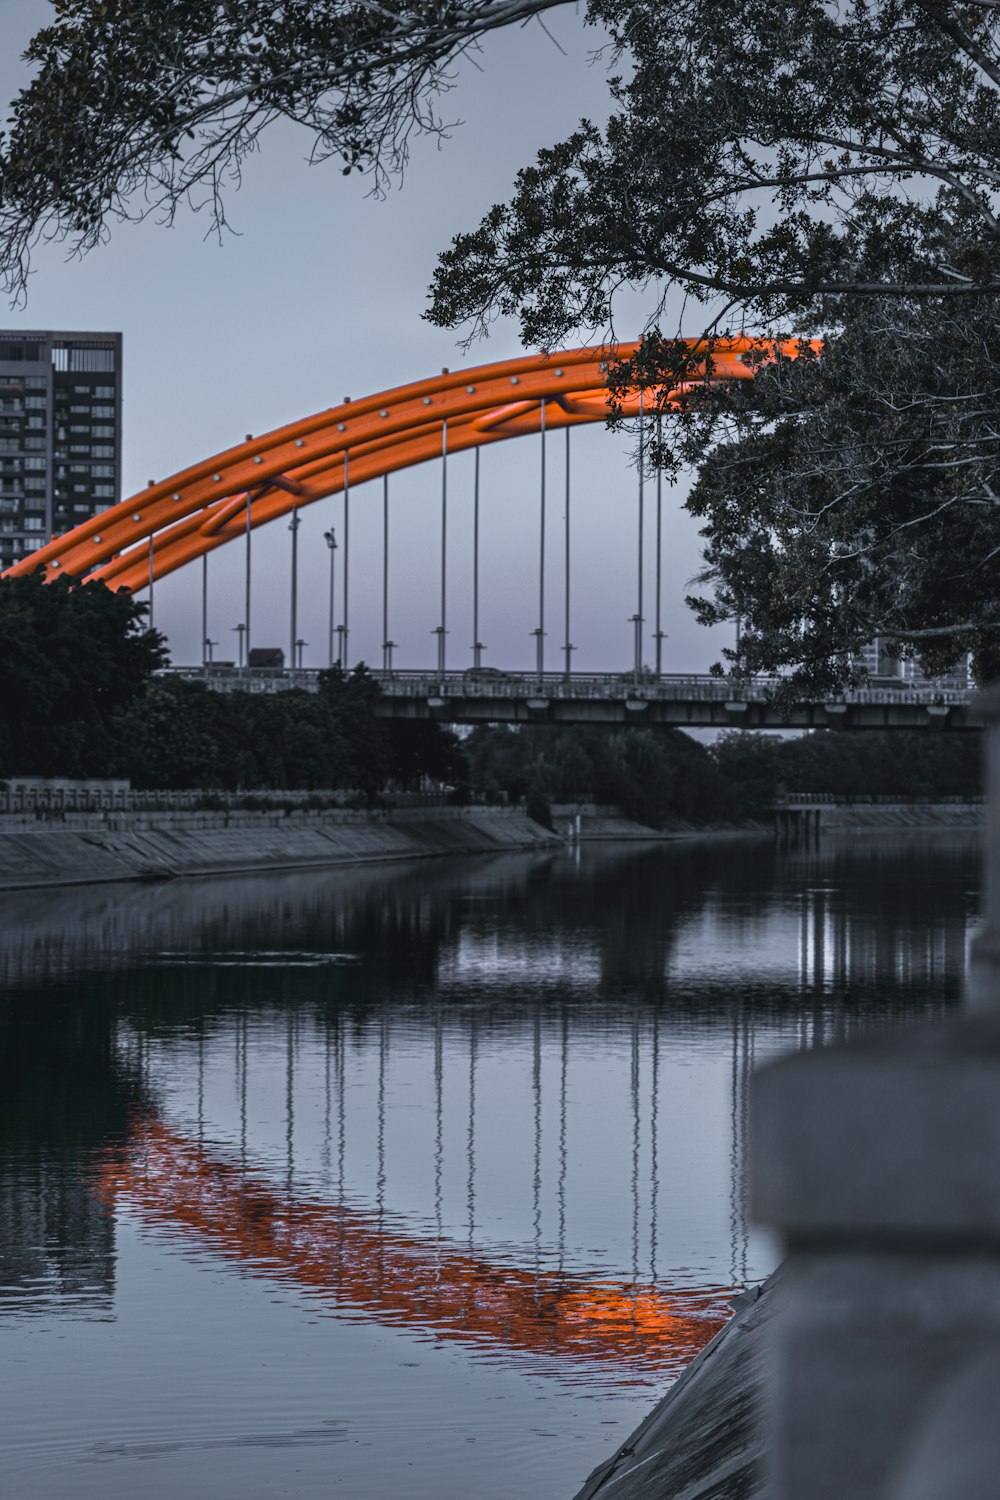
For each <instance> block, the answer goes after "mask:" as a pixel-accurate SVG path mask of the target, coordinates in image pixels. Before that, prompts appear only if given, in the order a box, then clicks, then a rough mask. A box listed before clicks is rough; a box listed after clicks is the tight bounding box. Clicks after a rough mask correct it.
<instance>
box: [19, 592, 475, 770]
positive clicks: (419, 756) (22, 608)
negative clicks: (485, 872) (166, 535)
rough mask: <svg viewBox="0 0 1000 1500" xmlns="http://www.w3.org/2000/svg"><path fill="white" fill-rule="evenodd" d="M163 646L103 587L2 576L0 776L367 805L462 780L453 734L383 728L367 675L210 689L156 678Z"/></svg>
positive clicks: (426, 727) (139, 616) (435, 728)
mask: <svg viewBox="0 0 1000 1500" xmlns="http://www.w3.org/2000/svg"><path fill="white" fill-rule="evenodd" d="M166 661H167V651H166V643H165V641H164V638H163V636H162V635H160V633H159V632H158V631H155V630H150V629H149V628H148V626H147V624H146V606H145V605H144V604H141V603H140V602H138V601H137V600H135V599H133V598H132V597H131V596H130V595H129V594H127V593H124V592H118V593H112V591H111V590H110V589H108V588H106V587H105V585H104V584H102V583H87V584H82V585H79V586H76V587H74V586H72V584H71V581H70V580H69V579H66V578H61V579H58V580H56V581H55V582H53V583H43V582H42V580H41V578H40V576H38V575H34V574H33V575H30V576H28V577H26V578H16V579H3V580H0V777H4V776H7V777H9V776H18V775H19V776H68V777H83V776H98V777H104V776H121V777H128V778H129V780H130V781H131V782H132V785H133V786H136V787H142V788H155V787H170V788H182V789H183V788H192V787H195V788H201V787H204V788H206V789H213V788H218V789H223V790H229V791H234V790H237V789H239V788H247V789H255V790H256V789H278V788H286V789H289V790H292V789H309V788H313V787H323V788H342V787H349V788H351V789H352V790H355V791H358V792H360V793H361V794H362V795H363V796H365V797H368V798H372V797H374V796H375V795H376V794H377V793H378V792H379V791H380V790H381V789H382V788H383V787H385V786H386V785H387V784H389V783H392V784H394V785H396V786H401V787H411V786H414V785H416V784H418V783H419V782H420V780H421V778H422V777H424V776H428V777H433V778H434V779H436V780H440V781H445V782H449V783H452V784H454V783H458V782H461V780H462V778H463V773H464V761H463V760H462V759H461V757H460V755H459V753H458V750H457V740H456V737H455V736H454V735H453V734H451V733H450V732H448V731H447V730H445V729H443V728H441V727H440V726H439V725H436V724H412V725H410V724H387V723H384V722H383V721H381V720H379V719H377V718H376V717H375V714H374V712H373V703H374V699H375V697H376V696H377V694H378V688H377V687H376V685H375V683H374V682H373V681H372V679H371V677H370V676H369V675H368V674H367V672H365V670H364V669H363V668H358V669H356V670H355V671H354V672H351V673H344V672H341V671H340V670H339V669H333V670H331V671H329V672H324V673H323V674H322V676H321V680H320V691H319V693H316V694H313V693H304V692H291V693H277V694H274V695H271V694H250V693H232V694H224V693H212V692H209V691H208V690H207V689H206V688H205V686H204V684H202V683H198V682H182V681H179V680H172V679H170V678H169V677H157V676H155V675H154V673H155V672H156V671H157V669H158V668H160V667H162V666H164V665H165V664H166Z"/></svg>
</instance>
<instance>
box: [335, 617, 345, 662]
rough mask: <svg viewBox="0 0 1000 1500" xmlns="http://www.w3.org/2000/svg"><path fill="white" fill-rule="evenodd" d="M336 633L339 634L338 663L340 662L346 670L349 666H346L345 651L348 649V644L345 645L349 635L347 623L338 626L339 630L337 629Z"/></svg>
mask: <svg viewBox="0 0 1000 1500" xmlns="http://www.w3.org/2000/svg"><path fill="white" fill-rule="evenodd" d="M336 635H337V663H338V665H339V666H341V667H344V671H345V672H346V670H347V668H346V666H344V652H345V650H346V649H347V648H346V645H345V641H346V637H347V626H346V625H338V626H337V630H336Z"/></svg>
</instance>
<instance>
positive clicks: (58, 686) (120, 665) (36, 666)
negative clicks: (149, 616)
mask: <svg viewBox="0 0 1000 1500" xmlns="http://www.w3.org/2000/svg"><path fill="white" fill-rule="evenodd" d="M146 613H147V609H146V605H145V604H140V603H138V601H137V600H135V599H133V598H132V597H131V595H129V594H126V593H124V592H119V593H112V592H111V590H110V589H109V588H107V587H106V586H105V585H104V584H103V583H87V584H83V585H82V586H81V587H76V588H74V587H72V586H71V583H70V581H69V580H68V579H66V578H60V579H58V580H56V581H55V582H54V583H43V582H42V580H41V578H40V577H39V575H37V574H31V575H29V576H28V577H25V578H6V579H0V775H7V776H10V775H21V776H95V775H96V776H99V775H105V774H106V773H107V765H108V762H109V758H110V756H111V752H112V746H113V738H114V721H115V716H116V715H117V714H118V713H120V712H121V711H122V710H124V709H125V708H126V707H127V705H128V704H130V703H131V702H132V701H134V699H135V698H136V697H138V696H139V695H140V694H141V693H142V692H143V690H144V689H145V687H146V684H147V682H148V681H149V678H150V675H151V673H152V672H153V671H155V669H156V668H157V667H160V666H162V665H163V663H164V661H165V660H166V649H165V645H164V640H163V637H162V636H161V635H160V634H159V633H158V632H157V631H155V630H149V629H148V628H147V627H146V624H145V616H146Z"/></svg>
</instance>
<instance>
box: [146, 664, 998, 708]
mask: <svg viewBox="0 0 1000 1500" xmlns="http://www.w3.org/2000/svg"><path fill="white" fill-rule="evenodd" d="M163 675H165V676H168V677H174V678H181V679H184V680H188V681H200V682H207V683H208V684H209V685H210V686H212V687H218V688H228V689H231V690H242V691H248V692H258V693H260V692H278V691H282V690H285V689H288V688H302V689H305V690H306V691H309V692H315V691H316V688H317V686H318V681H319V675H320V673H319V669H318V668H314V667H299V668H284V669H276V668H266V667H249V668H247V667H231V666H207V667H183V666H180V667H167V668H165V669H164V673H163ZM371 675H372V678H373V679H374V681H375V682H377V683H378V685H379V687H380V688H381V689H382V692H383V693H385V694H386V695H387V696H389V697H393V698H444V699H448V698H480V699H482V698H490V699H519V700H523V699H529V700H530V699H531V698H545V699H562V700H573V701H579V700H581V699H587V698H592V699H603V700H608V699H621V700H626V701H627V700H629V699H639V700H642V701H647V702H655V701H665V700H666V701H669V700H678V701H683V702H712V703H733V702H736V703H766V702H767V701H768V700H769V699H771V698H772V697H773V696H774V694H775V693H776V692H777V690H778V689H779V688H780V687H781V685H782V681H783V679H781V678H780V677H773V676H772V677H750V678H744V679H742V680H735V679H733V678H728V677H715V676H712V675H711V674H710V673H707V672H706V673H673V674H664V675H663V676H661V677H657V676H655V675H654V674H653V673H646V672H641V673H634V672H573V673H570V674H569V675H568V676H567V674H566V673H565V672H552V673H545V674H542V675H541V676H539V674H538V673H536V672H501V671H499V670H492V669H479V670H477V669H475V668H473V669H470V670H467V671H453V672H443V673H442V672H434V671H427V670H425V669H401V670H399V671H391V672H384V671H380V670H373V671H372V673H371ZM971 696H972V695H971V693H970V691H969V690H968V689H964V688H941V687H938V686H936V685H935V684H933V683H929V684H927V685H926V686H924V687H915V686H913V685H910V684H904V683H900V684H899V685H898V686H896V685H895V683H893V682H874V683H872V684H871V685H869V686H867V687H863V688H847V689H844V690H843V691H841V692H838V693H831V694H829V695H828V697H827V699H826V701H827V702H830V703H843V704H915V705H929V706H937V707H941V708H952V707H961V706H963V705H965V704H967V703H968V702H969V701H970V698H971Z"/></svg>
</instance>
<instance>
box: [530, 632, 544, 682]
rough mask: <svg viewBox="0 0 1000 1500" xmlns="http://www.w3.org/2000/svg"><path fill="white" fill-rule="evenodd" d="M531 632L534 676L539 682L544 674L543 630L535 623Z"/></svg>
mask: <svg viewBox="0 0 1000 1500" xmlns="http://www.w3.org/2000/svg"><path fill="white" fill-rule="evenodd" d="M531 634H532V635H533V636H534V637H535V676H536V677H537V678H538V681H539V682H541V680H542V678H543V677H544V676H545V631H544V630H543V629H542V627H541V626H540V625H536V626H535V629H534V630H533V631H532V632H531Z"/></svg>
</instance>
